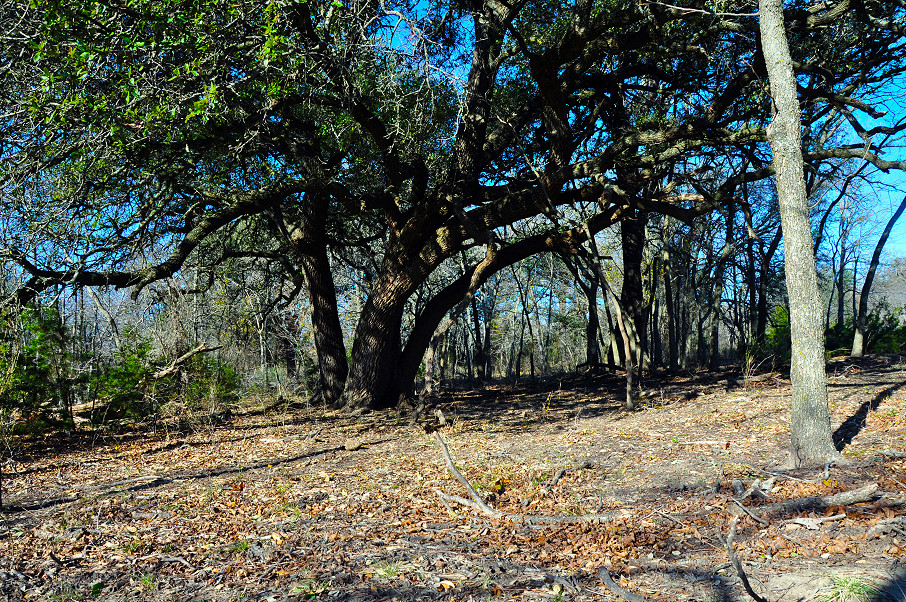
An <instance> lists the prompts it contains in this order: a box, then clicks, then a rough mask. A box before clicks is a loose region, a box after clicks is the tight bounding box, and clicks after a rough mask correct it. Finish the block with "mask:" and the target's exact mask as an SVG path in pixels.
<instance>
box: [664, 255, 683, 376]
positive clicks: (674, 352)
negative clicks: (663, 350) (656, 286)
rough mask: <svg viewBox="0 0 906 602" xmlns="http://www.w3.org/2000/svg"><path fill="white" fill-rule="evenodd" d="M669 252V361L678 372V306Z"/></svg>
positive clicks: (666, 292)
mask: <svg viewBox="0 0 906 602" xmlns="http://www.w3.org/2000/svg"><path fill="white" fill-rule="evenodd" d="M668 253H669V252H668V251H667V250H665V251H664V266H665V267H666V269H665V270H664V302H665V304H666V310H667V315H666V319H667V346H668V347H667V361H668V366H669V368H670V371H671V372H676V370H677V368H678V359H679V344H678V343H679V337H677V332H676V306H675V305H674V303H673V281H672V278H671V276H670V270H671V265H670V261H669V254H668Z"/></svg>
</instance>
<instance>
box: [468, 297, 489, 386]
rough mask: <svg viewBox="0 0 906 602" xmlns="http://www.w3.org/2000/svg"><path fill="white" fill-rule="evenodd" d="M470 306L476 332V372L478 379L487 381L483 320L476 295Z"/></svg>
mask: <svg viewBox="0 0 906 602" xmlns="http://www.w3.org/2000/svg"><path fill="white" fill-rule="evenodd" d="M469 306H470V309H471V310H472V328H473V331H474V333H475V334H474V337H475V352H474V353H475V373H476V376H477V377H478V380H480V381H481V382H486V381H487V376H486V372H485V368H486V367H487V362H486V361H485V356H484V344H483V343H482V337H481V320H480V318H479V316H478V304H477V303H476V302H475V298H474V297H473V298H472V301H471V302H470V303H469Z"/></svg>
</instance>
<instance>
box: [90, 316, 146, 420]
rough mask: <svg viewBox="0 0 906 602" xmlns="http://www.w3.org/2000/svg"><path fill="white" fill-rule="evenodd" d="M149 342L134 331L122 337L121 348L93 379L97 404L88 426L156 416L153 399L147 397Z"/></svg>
mask: <svg viewBox="0 0 906 602" xmlns="http://www.w3.org/2000/svg"><path fill="white" fill-rule="evenodd" d="M150 354H151V341H150V340H149V339H148V338H145V337H142V336H140V335H138V334H137V333H135V332H134V331H131V330H127V331H126V332H125V333H124V334H123V342H122V346H121V348H120V349H119V350H118V351H117V353H116V356H115V357H114V360H113V362H112V363H111V364H110V365H108V366H105V367H104V368H103V369H102V370H101V371H100V372H99V373H98V374H97V375H96V376H95V377H94V383H93V385H94V391H95V394H96V395H97V399H98V401H99V404H98V409H97V410H96V412H95V415H94V416H92V417H91V420H92V422H95V423H97V422H103V421H104V420H111V419H119V418H131V419H134V420H140V419H143V418H145V417H147V416H149V415H152V414H154V413H155V412H156V410H157V408H156V407H155V404H154V403H153V399H152V398H151V397H150V396H149V395H148V394H147V393H148V391H147V389H148V379H149V377H150V376H151V372H152V368H151V363H150Z"/></svg>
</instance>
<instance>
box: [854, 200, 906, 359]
mask: <svg viewBox="0 0 906 602" xmlns="http://www.w3.org/2000/svg"><path fill="white" fill-rule="evenodd" d="M904 209H906V196H904V197H903V200H902V201H900V206H899V207H897V210H896V211H895V212H894V214H893V215H892V216H891V217H890V219H889V220H888V221H887V225H886V226H885V227H884V232H883V233H881V238H880V239H879V240H878V244H877V245H875V252H874V253H873V254H872V256H871V263H870V264H869V265H868V273H866V274H865V283H864V284H863V285H862V292H861V293H859V314H858V317H857V318H856V332H855V335H854V336H853V349H852V354H851V355H853V356H855V357H862V354H863V353H864V352H865V349H864V345H865V320H866V319H867V318H868V296H869V295H870V294H871V285H872V284H873V283H874V280H875V271H876V270H877V269H878V263H880V261H881V252H882V251H883V250H884V245H885V244H886V243H887V238H888V237H889V236H890V231H891V230H893V227H894V225H895V224H896V223H897V220H898V219H900V216H901V215H903V210H904ZM853 290H855V287H853ZM853 294H854V295H855V292H853Z"/></svg>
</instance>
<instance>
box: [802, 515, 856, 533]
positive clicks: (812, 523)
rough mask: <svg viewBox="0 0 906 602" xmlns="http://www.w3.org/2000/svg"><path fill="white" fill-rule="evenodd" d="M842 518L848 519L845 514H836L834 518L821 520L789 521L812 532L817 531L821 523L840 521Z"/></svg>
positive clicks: (824, 517)
mask: <svg viewBox="0 0 906 602" xmlns="http://www.w3.org/2000/svg"><path fill="white" fill-rule="evenodd" d="M841 518H846V515H845V514H835V515H833V516H823V517H821V518H794V519H793V520H791V521H789V522H791V523H794V524H797V525H802V526H803V527H805V528H806V529H809V530H811V531H816V530H817V529H818V528H819V527H820V525H821V523H826V522H828V521H834V520H840V519H841Z"/></svg>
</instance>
